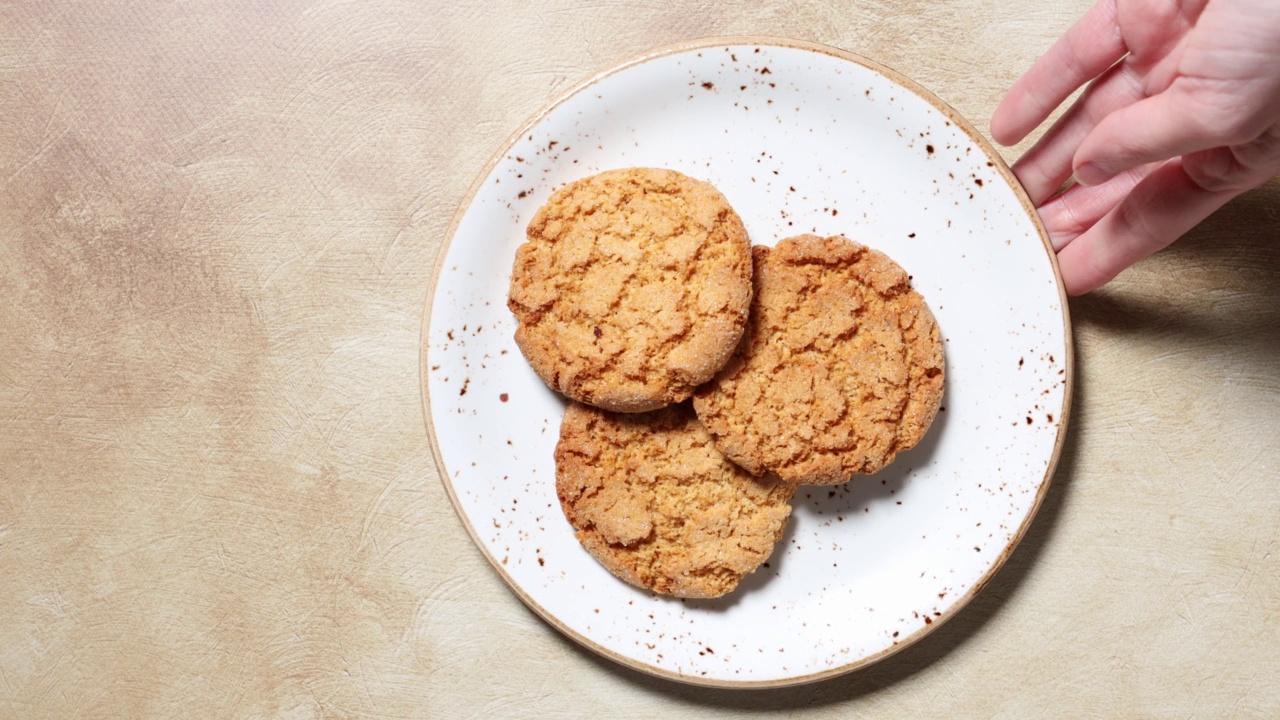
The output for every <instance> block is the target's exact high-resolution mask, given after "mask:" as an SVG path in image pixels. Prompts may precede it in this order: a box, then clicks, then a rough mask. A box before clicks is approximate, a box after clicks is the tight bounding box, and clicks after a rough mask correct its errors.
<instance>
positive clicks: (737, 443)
mask: <svg viewBox="0 0 1280 720" xmlns="http://www.w3.org/2000/svg"><path fill="white" fill-rule="evenodd" d="M754 255H755V299H754V300H753V302H752V307H751V322H750V326H749V327H748V329H747V332H746V335H745V337H744V338H743V341H742V344H741V346H740V347H739V348H738V351H737V353H736V354H735V356H734V358H733V359H732V360H730V361H729V363H728V365H726V366H725V368H724V369H723V370H722V371H721V372H720V374H719V375H717V376H716V378H715V380H713V381H712V382H710V383H708V384H707V385H706V386H705V387H703V388H700V389H699V391H698V393H697V395H696V396H695V398H694V407H695V408H696V410H697V413H698V417H699V418H700V419H701V420H702V422H703V424H704V425H706V427H707V429H708V430H710V431H711V433H712V434H713V435H714V436H715V438H716V446H717V447H718V448H719V449H720V450H721V451H722V452H724V454H726V455H728V456H729V457H730V458H731V459H732V460H733V461H734V462H736V463H738V464H739V465H741V466H742V467H744V468H746V469H747V470H749V471H751V472H752V473H755V474H757V475H758V474H761V473H764V472H766V471H772V472H775V473H777V474H778V475H779V476H780V477H781V478H782V479H783V480H785V481H787V482H791V483H798V484H811V485H835V484H839V483H843V482H845V481H847V480H848V479H849V477H850V476H851V475H852V474H854V473H873V472H875V471H877V470H879V469H880V468H882V467H884V466H885V465H887V464H888V463H889V462H891V461H892V460H893V458H894V456H895V455H896V454H897V453H899V452H901V451H903V450H907V449H909V448H911V447H913V446H914V445H915V444H916V443H917V442H919V440H920V438H921V437H923V436H924V434H925V432H926V431H927V430H928V428H929V424H930V423H932V422H933V418H934V416H935V415H936V414H937V412H938V406H939V404H940V403H941V402H942V390H943V353H942V340H941V337H940V335H939V332H938V325H937V322H936V321H935V320H934V317H933V313H932V312H930V311H929V307H928V306H927V305H926V304H925V301H924V299H923V298H922V297H921V296H920V294H919V293H917V292H916V291H915V290H913V289H912V288H911V284H910V278H908V276H907V273H906V272H905V271H903V269H902V268H901V267H899V266H898V265H897V264H896V263H894V262H893V261H892V260H890V259H889V258H888V257H887V256H885V255H884V254H883V253H881V252H878V251H876V250H872V249H870V248H867V247H864V246H863V245H860V244H858V243H856V242H853V241H852V240H848V239H846V238H844V237H840V236H836V237H827V238H821V237H817V236H814V235H801V236H799V237H794V238H788V239H786V240H782V241H781V242H779V243H778V244H777V246H776V247H774V248H772V249H770V248H767V247H760V246H758V247H756V248H754Z"/></svg>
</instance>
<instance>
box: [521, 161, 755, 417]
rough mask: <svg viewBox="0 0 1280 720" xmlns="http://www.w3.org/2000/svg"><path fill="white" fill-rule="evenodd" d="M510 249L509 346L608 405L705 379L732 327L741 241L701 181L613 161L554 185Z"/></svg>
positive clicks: (743, 298)
mask: <svg viewBox="0 0 1280 720" xmlns="http://www.w3.org/2000/svg"><path fill="white" fill-rule="evenodd" d="M527 237H528V241H527V242H525V243H524V244H522V245H521V246H520V248H519V249H518V250H517V251H516V259H515V265H514V268H513V271H512V277H511V286H510V293H509V295H508V300H507V306H508V307H509V308H510V309H511V312H512V313H513V314H514V315H515V316H516V318H517V320H519V327H518V328H517V329H516V334H515V339H516V344H517V345H518V346H519V347H520V351H521V352H522V353H523V354H524V356H525V359H526V360H528V362H529V364H530V365H531V366H532V367H533V369H534V371H535V372H537V374H538V376H539V377H541V378H542V379H543V381H544V382H546V383H547V384H548V385H550V386H551V387H552V388H553V389H555V390H558V391H560V392H562V393H564V394H565V395H567V396H568V397H570V398H572V399H574V400H578V401H581V402H585V403H588V404H590V405H594V406H597V407H602V408H605V409H607V410H613V411H616V412H642V411H646V410H653V409H656V408H659V407H663V406H665V405H669V404H672V403H675V402H680V401H682V400H684V399H686V398H688V397H689V396H690V395H691V394H692V393H693V390H694V388H695V387H697V386H698V385H700V384H702V383H704V382H706V381H707V380H710V379H711V377H712V376H713V375H715V373H716V371H717V370H719V369H720V368H721V367H722V366H723V365H724V363H725V362H726V361H727V360H728V358H729V357H730V356H731V355H732V353H733V350H734V347H735V346H736V345H737V343H738V340H739V339H740V338H741V336H742V332H743V329H744V328H745V326H746V321H747V312H748V309H749V307H750V303H751V287H752V286H751V248H750V242H749V241H748V239H747V232H746V229H745V228H744V227H743V224H742V220H741V219H740V218H739V217H738V215H737V214H736V213H735V212H734V211H733V209H732V208H731V207H730V206H729V203H728V201H727V200H726V199H725V197H724V196H723V195H722V194H720V192H719V191H718V190H716V189H715V188H714V187H712V186H711V185H709V184H707V183H705V182H702V181H700V180H695V179H693V178H690V177H688V176H686V175H683V174H681V173H678V172H676V171H673V170H663V169H655V168H625V169H621V170H611V171H607V172H603V173H600V174H598V175H593V176H591V177H587V178H583V179H581V180H577V181H575V182H572V183H570V184H568V185H566V186H565V187H564V188H562V189H560V190H559V191H557V192H555V193H554V194H553V195H552V196H551V198H550V199H549V200H548V201H547V203H546V204H545V205H543V206H542V207H541V208H540V209H539V210H538V212H537V213H536V214H535V215H534V218H533V220H532V221H531V222H530V223H529V227H528V233H527Z"/></svg>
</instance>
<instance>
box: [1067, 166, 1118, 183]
mask: <svg viewBox="0 0 1280 720" xmlns="http://www.w3.org/2000/svg"><path fill="white" fill-rule="evenodd" d="M1110 179H1111V176H1110V175H1108V174H1107V172H1106V171H1105V170H1103V169H1102V168H1100V167H1098V166H1097V165H1094V164H1093V163H1091V162H1087V163H1084V164H1083V165H1081V166H1080V167H1078V168H1076V182H1078V183H1080V184H1081V185H1101V184H1102V183H1104V182H1106V181H1107V180H1110Z"/></svg>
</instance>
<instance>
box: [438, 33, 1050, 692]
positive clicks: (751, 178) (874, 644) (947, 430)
mask: <svg viewBox="0 0 1280 720" xmlns="http://www.w3.org/2000/svg"><path fill="white" fill-rule="evenodd" d="M625 166H657V167H668V168H673V169H676V170H680V171H682V172H684V173H686V174H688V175H691V176H693V177H697V178H701V179H704V180H707V181H709V182H711V183H712V184H714V185H715V186H716V187H718V188H719V189H720V190H721V191H722V192H723V193H724V194H725V196H726V197H727V198H728V199H729V202H730V203H731V204H732V205H733V206H734V208H735V209H736V210H737V211H738V213H739V214H740V215H741V216H742V218H743V221H744V222H745V223H746V226H747V230H748V232H749V234H750V235H751V238H752V241H753V242H755V243H764V244H773V243H774V242H776V241H777V240H778V239H781V238H783V237H786V236H788V235H794V234H799V233H801V232H815V233H818V234H823V235H829V234H845V235H848V236H849V237H851V238H853V239H855V240H858V241H860V242H863V243H865V244H868V245H871V246H873V247H875V248H878V249H880V250H883V251H885V252H887V253H888V254H889V255H890V256H891V257H893V258H894V259H895V260H897V261H898V262H899V263H900V264H901V265H902V266H903V267H905V268H906V269H907V271H908V272H909V273H911V274H912V275H913V276H914V286H915V287H916V289H918V290H919V291H920V292H921V293H922V294H923V296H924V297H925V299H926V300H927V301H928V302H929V304H930V306H931V307H932V308H933V310H934V313H935V315H936V316H937V319H938V323H939V325H940V326H941V329H942V334H943V337H944V341H945V345H946V354H947V391H946V395H945V397H944V400H943V407H944V410H943V411H942V412H940V413H939V415H938V419H937V420H936V421H935V423H934V425H933V427H932V429H931V430H930V432H929V434H928V435H927V436H926V437H925V439H924V440H923V441H922V442H921V444H920V445H919V446H918V447H917V448H915V449H914V450H912V451H910V452H908V453H905V454H902V455H900V456H899V457H898V459H897V460H896V461H895V462H894V463H893V464H892V465H890V466H889V467H888V468H887V469H885V470H884V471H882V472H881V473H879V474H877V475H874V476H870V477H858V478H855V479H854V480H853V481H852V482H850V483H848V484H847V485H845V486H842V487H838V488H802V489H801V491H800V492H799V493H798V494H797V496H796V501H795V512H794V515H793V519H792V522H791V524H790V526H789V529H788V531H787V532H786V534H785V535H784V537H783V539H782V541H781V542H780V543H779V545H778V548H777V551H776V553H775V554H774V556H773V558H772V559H771V561H770V562H769V564H768V565H767V566H766V567H764V568H762V569H761V570H759V571H757V572H756V573H755V574H754V575H752V576H750V577H748V578H747V579H746V580H745V581H744V583H743V584H742V586H741V587H740V588H739V589H738V590H737V591H735V592H734V593H732V594H730V595H729V596H727V597H726V598H722V599H720V600H716V601H681V600H674V599H669V598H664V597H659V596H655V595H653V594H650V593H648V592H644V591H641V590H637V589H635V588H633V587H631V586H629V585H626V584H624V583H622V582H621V581H619V580H617V579H615V578H614V577H613V576H611V575H610V574H609V573H608V572H606V571H605V570H604V569H603V568H602V567H601V566H600V565H598V564H597V563H596V561H595V560H594V559H593V558H592V557H591V556H590V555H588V554H587V553H586V551H584V550H583V549H582V548H581V547H580V546H579V545H578V543H577V542H576V541H575V540H574V538H573V533H572V531H571V529H570V527H569V525H568V523H567V522H566V521H565V519H564V517H563V515H562V514H561V511H560V508H559V504H558V502H557V500H556V496H555V487H554V485H555V466H554V462H553V459H552V452H553V449H554V447H555V443H556V439H557V435H558V429H559V424H560V418H561V415H562V414H563V411H564V407H565V402H564V400H562V399H561V398H560V397H559V396H558V395H556V394H555V393H553V392H552V391H551V390H549V389H548V388H547V387H546V386H545V385H543V383H542V382H541V381H540V380H539V379H538V378H537V376H536V375H534V373H533V371H532V370H530V369H529V367H528V366H527V365H526V364H525V362H524V359H523V357H522V356H521V355H520V351H519V350H518V349H517V348H516V346H515V343H514V341H513V339H512V333H513V332H514V330H515V320H514V318H513V317H512V316H511V314H510V313H509V312H508V311H507V308H506V297H507V289H508V283H509V280H510V274H511V266H512V261H513V259H514V256H515V251H516V247H517V246H518V245H519V244H520V243H521V242H523V241H524V230H525V226H526V225H527V224H528V222H529V220H530V219H531V217H532V215H533V213H534V211H535V210H536V209H537V208H538V206H540V205H541V204H542V203H543V202H545V201H546V199H547V197H548V196H549V195H550V194H551V193H552V191H554V190H555V189H557V188H559V187H561V186H562V185H564V184H565V183H567V182H569V181H571V180H574V179H576V178H580V177H583V176H586V175H589V174H593V173H596V172H600V171H602V170H606V169H610V168H617V167H625ZM422 378H423V386H424V391H425V393H426V397H427V424H428V428H429V430H430V434H431V441H432V445H433V448H434V450H435V456H436V459H437V462H438V463H439V466H440V472H441V476H442V477H443V479H444V484H445V487H446V489H447V490H448V492H449V496H450V498H451V499H452V500H453V502H454V505H455V507H456V508H457V511H458V515H459V516H460V517H461V519H462V522H463V524H464V525H466V528H467V531H468V532H469V533H470V534H471V536H472V537H473V538H474V540H475V542H476V544H477V545H478V546H479V547H480V549H481V550H482V551H483V552H484V554H485V555H486V556H487V557H488V559H489V561H490V562H491V563H492V564H493V567H494V568H495V569H496V570H497V571H498V573H499V574H500V575H501V576H502V578H503V579H504V580H505V581H506V582H507V583H508V584H509V585H510V586H511V588H512V589H513V590H514V591H515V593H516V594H517V595H518V596H519V597H520V599H521V600H523V601H524V602H525V603H527V604H528V605H529V607H531V608H532V609H533V610H534V611H536V612H537V613H538V614H539V615H540V616H542V617H543V618H544V619H545V620H546V621H547V622H548V623H550V624H551V625H553V626H555V627H556V628H557V629H559V630H560V631H562V632H564V633H565V634H567V635H569V636H570V637H572V638H573V639H575V640H577V641H578V642H580V643H582V644H583V645H585V646H587V647H589V648H591V649H592V650H595V651H596V652H599V653H601V654H602V655H605V656H607V657H609V658H612V659H614V660H616V661H618V662H621V663H624V664H626V665H629V666H631V667H634V668H638V669H640V670H643V671H646V672H650V673H653V674H656V675H661V676H666V677H669V678H674V679H678V680H682V681H686V682H693V683H699V684H706V685H735V686H779V685H789V684H797V683H802V682H810V681H814V680H818V679H821V678H825V677H830V676H832V675H836V674H840V673H843V672H847V671H849V670H852V669H854V668H857V667H860V666H864V665H867V664H869V663H871V662H874V661H876V660H878V659H880V658H883V657H885V656H887V655H889V654H891V653H892V652H894V651H895V650H897V649H900V648H902V647H905V646H906V645H908V644H910V643H911V642H913V641H915V640H918V639H919V638H921V637H922V636H923V635H925V634H926V633H928V632H929V631H930V630H931V629H932V628H936V627H937V626H938V625H939V624H940V623H942V622H944V621H945V620H947V619H948V618H949V617H951V616H952V615H954V614H955V613H956V612H957V611H959V609H960V608H961V607H963V606H964V605H965V604H966V603H967V602H968V601H969V599H971V598H972V597H973V595H974V593H976V592H977V591H978V590H979V589H980V588H981V587H982V586H983V585H985V584H986V582H987V581H988V580H989V579H990V577H991V575H992V574H993V573H994V572H995V571H996V570H997V569H998V568H999V567H1000V565H1001V564H1002V563H1003V562H1004V560H1005V559H1006V558H1007V557H1008V555H1009V553H1010V552H1011V551H1012V549H1013V547H1014V546H1015V545H1016V544H1017V542H1018V540H1019V539H1020V538H1021V537H1022V534H1023V532H1024V531H1025V530H1026V527H1027V524H1028V523H1029V522H1030V520H1031V517H1032V515H1033V514H1034V513H1035V510H1036V508H1037V506H1038V505H1039V503H1040V499H1041V498H1042V497H1043V495H1044V492H1045V489H1046V487H1047V485H1048V482H1049V476H1050V474H1051V473H1052V470H1053V466H1054V463H1055V462H1056V459H1057V455H1058V451H1059V448H1060V446H1061V439H1062V435H1063V432H1064V429H1065V422H1066V416H1067V411H1068V405H1069V396H1070V379H1071V341H1070V332H1069V326H1068V319H1067V313H1066V303H1065V300H1064V296H1063V293H1062V290H1061V283H1060V281H1059V279H1058V276H1057V270H1056V266H1055V262H1054V259H1053V253H1052V252H1051V250H1050V249H1049V245H1048V242H1047V240H1046V236H1045V233H1044V231H1043V228H1042V227H1041V226H1040V224H1039V221H1038V220H1037V218H1036V216H1035V214H1034V211H1033V210H1031V206H1030V204H1029V203H1028V201H1027V199H1026V197H1025V196H1024V195H1023V193H1022V191H1021V189H1020V188H1019V187H1018V186H1017V183H1016V181H1015V180H1014V179H1013V176H1012V174H1011V173H1010V172H1009V170H1008V169H1007V168H1006V167H1005V165H1004V164H1003V163H1002V162H1001V160H1000V158H999V156H998V155H997V154H996V153H995V152H994V151H993V150H992V149H991V147H990V146H989V145H988V144H987V143H986V142H985V141H984V140H983V139H982V137H981V136H980V135H979V133H977V132H976V131H975V130H974V129H973V128H972V127H971V126H970V125H969V124H968V123H966V122H965V121H964V120H962V119H961V118H960V117H959V116H958V115H957V113H955V112H954V111H953V110H951V109H950V108H948V107H947V106H946V105H945V104H943V103H942V102H941V101H939V100H938V99H937V98H935V97H934V96H932V95H931V94H929V93H928V92H926V91H925V90H923V89H922V88H920V87H919V86H917V85H915V84H914V83H912V82H911V81H909V80H907V79H905V78H903V77H902V76H900V75H898V74H896V73H894V72H892V71H890V70H888V69H886V68H884V67H881V66H879V65H876V64H875V63H872V62H870V61H868V60H865V59H863V58H860V57H857V56H854V55H851V54H849V53H846V52H843V51H840V50H836V49H833V48H829V47H824V46H819V45H813V44H807V43H802V42H796V41H789V40H777V39H766V38H728V39H727V38H720V39H713V40H708V41H701V42H694V43H688V44H683V45H679V46H676V47H670V48H663V49H660V50H657V51H654V52H652V53H649V54H647V55H644V56H643V57H640V58H637V59H635V60H632V61H630V62H627V63H625V64H623V65H621V66H619V67H617V68H614V69H612V70H610V71H608V72H605V73H603V74H601V75H599V76H597V77H595V78H593V79H591V80H589V81H587V82H585V83H583V84H582V85H580V86H578V87H577V88H575V89H574V90H572V91H570V92H569V93H568V94H567V95H565V96H564V97H562V98H560V99H559V100H557V101H555V102H554V103H552V104H551V105H550V106H549V107H547V108H546V109H544V110H543V111H541V112H539V113H538V114H537V115H536V116H535V117H534V118H533V119H532V120H530V121H529V122H528V124H527V125H526V126H525V127H524V128H523V129H521V130H520V131H519V132H518V133H517V134H516V135H514V136H513V137H512V139H511V141H510V142H509V143H508V144H507V145H506V146H505V147H504V148H502V149H501V150H500V151H499V152H498V154H497V155H496V156H495V158H494V159H493V161H492V162H491V163H490V165H489V167H488V168H487V169H486V170H485V171H484V173H483V174H482V175H481V177H480V178H479V179H478V180H477V182H476V183H475V185H474V186H473V187H472V189H471V192H470V193H469V195H468V197H467V199H466V200H465V202H464V203H463V205H462V208H461V210H460V211H459V214H458V215H457V217H456V219H455V221H454V224H453V227H452V229H451V232H450V237H449V238H448V242H447V244H446V246H445V247H444V249H443V250H442V254H441V257H440V261H439V263H438V265H437V268H436V276H435V283H434V287H433V291H432V300H431V302H430V303H429V305H428V308H427V317H426V330H425V338H424V353H423V360H422Z"/></svg>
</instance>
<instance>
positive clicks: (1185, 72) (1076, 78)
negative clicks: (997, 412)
mask: <svg viewBox="0 0 1280 720" xmlns="http://www.w3.org/2000/svg"><path fill="white" fill-rule="evenodd" d="M1085 83H1089V87H1088V88H1087V89H1086V90H1085V91H1084V93H1083V94H1081V96H1080V98H1079V99H1078V100H1077V101H1076V102H1075V104H1074V105H1072V106H1071V108H1070V109H1069V110H1068V111H1067V112H1066V113H1065V114H1064V115H1063V116H1062V118H1061V119H1060V120H1059V121H1058V122H1057V123H1055V124H1054V125H1053V127H1052V128H1050V129H1049V131H1048V132H1046V133H1045V135H1044V137H1042V138H1041V139H1040V140H1039V141H1038V142H1036V144H1035V145H1034V146H1033V147H1032V148H1031V149H1030V150H1029V151H1027V153H1026V154H1025V155H1024V156H1023V157H1022V158H1021V159H1019V160H1018V161H1017V162H1016V163H1015V164H1014V166H1013V172H1014V174H1015V175H1017V176H1018V179H1019V180H1020V181H1021V182H1022V184H1023V186H1024V187H1025V188H1026V190H1027V193H1028V195H1030V197H1031V201H1032V202H1033V203H1034V204H1035V205H1036V207H1037V208H1038V210H1039V212H1040V217H1041V219H1042V220H1043V221H1044V224H1045V228H1046V229H1047V230H1048V231H1049V236H1050V239H1051V241H1052V243H1053V247H1054V250H1056V251H1057V252H1058V264H1059V267H1060V268H1061V271H1062V279H1063V281H1064V283H1065V284H1066V290H1067V293H1068V294H1071V295H1080V294H1083V293H1086V292H1089V291H1090V290H1093V289H1095V288H1097V287H1099V286H1101V285H1103V284H1105V283H1106V282H1108V281H1109V280H1111V279H1112V278H1114V277H1115V276H1116V275H1117V274H1118V273H1119V272H1120V271H1121V270H1123V269H1125V268H1126V267H1128V266H1129V265H1132V264H1133V263H1135V262H1137V261H1138V260H1140V259H1141V258H1144V257H1146V256H1147V255H1150V254H1151V253H1153V252H1155V251H1157V250H1160V249H1161V248H1164V247H1166V246H1168V245H1169V244H1171V243H1172V242H1173V241H1174V240H1176V239H1178V237H1179V236H1181V235H1182V234H1183V233H1185V232H1187V231H1188V230H1190V229H1191V228H1192V227H1194V226H1195V225H1196V224H1197V223H1199V222H1200V221H1201V220H1203V219H1205V218H1206V217H1208V216H1209V215H1210V214H1212V213H1213V212H1214V211H1215V210H1217V209H1218V208H1220V207H1222V206H1223V205H1224V204H1225V203H1226V202H1227V201H1228V200H1230V199H1231V198H1233V197H1235V196H1236V195H1239V194H1240V193H1242V192H1244V191H1246V190H1249V189H1251V188H1254V187H1257V186H1258V185H1261V184H1262V183H1264V182H1266V181H1267V180H1268V179H1269V178H1271V177H1273V176H1275V175H1276V174H1278V173H1280V3H1277V2H1276V0H1099V2H1098V4H1097V5H1096V6H1094V7H1093V9H1092V10H1090V11H1089V12H1088V13H1086V14H1085V15H1084V17H1082V18H1081V19H1080V20H1079V21H1078V22H1077V23H1076V24H1075V26H1073V27H1072V28H1071V29H1070V30H1068V31H1067V33H1066V34H1065V35H1064V36H1063V37H1062V38H1061V39H1059V40H1058V41H1057V42H1056V43H1055V44H1054V45H1053V47H1051V48H1050V49H1049V51H1048V52H1047V53H1046V54H1045V55H1044V56H1043V57H1041V58H1040V59H1039V60H1037V61H1036V62H1035V64H1034V65H1032V67H1031V69H1030V70H1028V71H1027V73H1026V74H1025V75H1023V76H1022V78H1020V79H1019V80H1018V81H1017V82H1016V83H1014V85H1013V87H1012V88H1010V90H1009V93H1008V94H1007V95H1006V96H1005V98H1004V100H1003V101H1002V102H1001V103H1000V106H999V107H998V108H997V109H996V111H995V114H994V115H993V116H992V118H991V135H992V137H994V138H995V139H996V140H997V141H998V142H1000V143H1002V144H1005V145H1012V144H1014V143H1016V142H1018V141H1020V140H1022V138H1024V137H1026V135H1027V134H1028V133H1029V132H1031V130H1033V129H1034V128H1035V127H1036V126H1037V125H1039V124H1040V123H1041V122H1043V121H1044V120H1045V118H1047V117H1048V116H1049V114H1050V113H1051V112H1053V110H1054V108H1056V107H1057V106H1058V105H1059V104H1061V103H1062V101H1063V100H1065V99H1066V98H1067V97H1068V96H1069V95H1070V94H1071V93H1072V92H1074V91H1075V90H1076V89H1078V88H1079V87H1080V86H1081V85H1084V84H1085ZM1073 175H1074V178H1075V180H1076V183H1075V184H1073V185H1071V186H1070V187H1069V188H1067V189H1066V190H1065V191H1062V192H1059V189H1060V188H1061V187H1062V185H1063V183H1065V182H1066V181H1067V180H1068V179H1069V178H1071V177H1072V176H1073Z"/></svg>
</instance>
